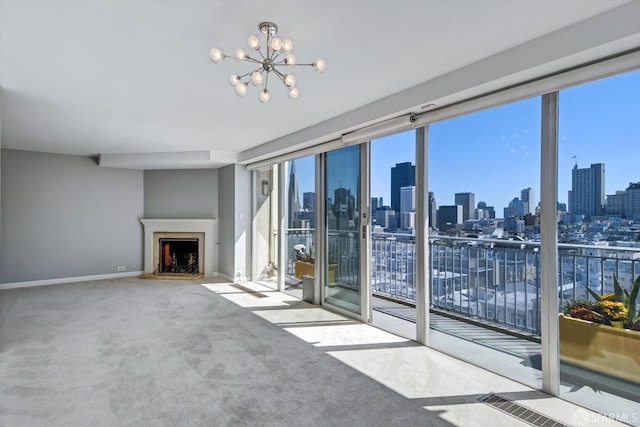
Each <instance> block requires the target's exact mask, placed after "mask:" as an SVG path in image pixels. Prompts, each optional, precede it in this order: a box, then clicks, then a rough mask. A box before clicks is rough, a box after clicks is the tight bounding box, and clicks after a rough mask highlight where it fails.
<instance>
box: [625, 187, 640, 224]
mask: <svg viewBox="0 0 640 427" xmlns="http://www.w3.org/2000/svg"><path fill="white" fill-rule="evenodd" d="M624 216H625V218H627V219H633V220H640V182H630V183H629V186H628V187H627V189H626V190H624Z"/></svg>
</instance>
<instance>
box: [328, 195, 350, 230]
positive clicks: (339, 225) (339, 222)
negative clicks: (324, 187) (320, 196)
mask: <svg viewBox="0 0 640 427" xmlns="http://www.w3.org/2000/svg"><path fill="white" fill-rule="evenodd" d="M331 209H332V211H333V214H334V215H335V218H336V228H335V229H336V230H351V229H353V227H354V221H353V219H354V215H355V197H354V196H353V194H351V190H349V189H346V188H344V187H342V186H340V187H338V188H336V189H335V190H334V192H333V204H332V207H331Z"/></svg>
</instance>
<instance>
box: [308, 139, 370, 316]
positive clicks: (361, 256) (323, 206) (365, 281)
mask: <svg viewBox="0 0 640 427" xmlns="http://www.w3.org/2000/svg"><path fill="white" fill-rule="evenodd" d="M346 147H347V146H346ZM342 148H345V147H342ZM358 149H359V156H358V162H359V164H358V167H359V168H360V171H359V177H358V180H359V187H360V191H359V194H358V203H359V211H358V217H359V220H360V221H359V225H358V231H357V234H358V244H359V251H358V252H359V253H358V272H359V303H360V313H355V312H352V311H349V310H346V309H344V308H341V307H339V306H336V305H334V304H331V303H328V302H327V301H326V297H327V295H326V289H327V288H326V284H327V280H328V277H327V271H328V258H327V254H328V252H327V247H328V242H327V231H328V227H327V222H326V221H327V220H326V218H327V209H328V206H327V193H326V188H325V183H326V178H327V176H326V167H327V153H321V154H319V155H317V156H316V206H317V209H316V215H317V221H316V233H317V235H316V241H317V242H318V251H317V258H316V264H317V267H316V277H318V278H319V280H318V281H317V283H316V286H317V287H318V288H319V301H318V302H319V303H320V304H321V305H323V306H324V307H327V308H329V309H331V310H332V311H336V312H338V313H340V314H344V315H346V316H348V317H352V318H355V319H358V320H360V321H362V322H365V323H370V322H371V295H370V289H371V238H370V236H369V233H370V232H371V218H370V214H369V211H370V209H371V206H370V203H371V201H370V196H369V195H370V189H369V182H370V173H369V172H370V162H371V159H370V142H364V143H361V144H358Z"/></svg>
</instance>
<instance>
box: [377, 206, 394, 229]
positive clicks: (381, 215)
mask: <svg viewBox="0 0 640 427" xmlns="http://www.w3.org/2000/svg"><path fill="white" fill-rule="evenodd" d="M395 217H396V212H395V211H394V210H393V209H392V208H391V207H390V206H381V207H379V208H378V210H377V211H376V225H379V226H381V227H384V228H389V227H395Z"/></svg>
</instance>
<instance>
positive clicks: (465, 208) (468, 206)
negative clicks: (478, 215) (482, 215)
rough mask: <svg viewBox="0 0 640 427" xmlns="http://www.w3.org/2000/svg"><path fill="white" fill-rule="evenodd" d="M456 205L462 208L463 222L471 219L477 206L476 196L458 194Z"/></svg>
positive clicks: (456, 195) (472, 194)
mask: <svg viewBox="0 0 640 427" xmlns="http://www.w3.org/2000/svg"><path fill="white" fill-rule="evenodd" d="M455 203H456V205H460V206H462V221H463V222H464V221H466V220H468V219H471V214H472V213H473V207H474V206H475V204H476V195H475V194H474V193H456V194H455Z"/></svg>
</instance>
